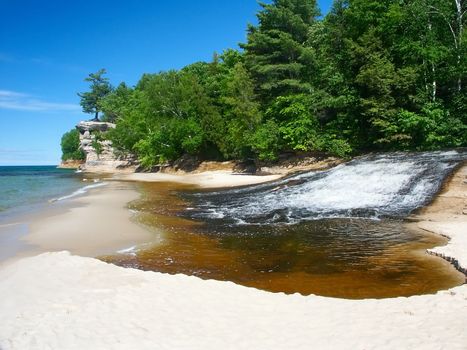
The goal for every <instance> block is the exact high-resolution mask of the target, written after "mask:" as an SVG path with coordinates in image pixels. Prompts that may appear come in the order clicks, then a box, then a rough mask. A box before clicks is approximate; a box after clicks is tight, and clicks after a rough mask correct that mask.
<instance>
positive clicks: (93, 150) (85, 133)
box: [76, 121, 134, 172]
mask: <svg viewBox="0 0 467 350" xmlns="http://www.w3.org/2000/svg"><path fill="white" fill-rule="evenodd" d="M76 128H77V129H78V131H79V140H80V149H82V150H83V151H84V153H85V154H86V161H85V162H84V164H82V165H81V166H80V169H81V170H83V171H90V172H114V171H117V170H124V169H129V170H131V168H132V166H133V163H134V159H133V158H132V157H131V156H117V155H116V154H115V150H114V148H113V147H112V141H110V140H107V139H106V137H105V133H106V132H107V131H109V130H110V129H113V128H115V124H112V123H106V122H95V121H83V122H80V123H79V124H78V125H77V126H76Z"/></svg>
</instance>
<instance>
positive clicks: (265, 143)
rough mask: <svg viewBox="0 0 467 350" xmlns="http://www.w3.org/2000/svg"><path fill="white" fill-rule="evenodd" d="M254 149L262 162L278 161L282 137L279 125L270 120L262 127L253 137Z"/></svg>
mask: <svg viewBox="0 0 467 350" xmlns="http://www.w3.org/2000/svg"><path fill="white" fill-rule="evenodd" d="M251 141H252V147H253V150H254V151H255V152H256V153H257V155H258V159H260V160H276V159H277V154H278V153H279V151H280V149H281V146H282V145H281V137H280V131H279V127H278V126H277V124H276V123H275V122H274V121H272V120H268V121H267V122H266V123H264V124H262V125H260V126H259V127H258V129H257V130H256V132H255V133H254V134H253V136H252V140H251Z"/></svg>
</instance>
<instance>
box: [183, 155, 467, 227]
mask: <svg viewBox="0 0 467 350" xmlns="http://www.w3.org/2000/svg"><path fill="white" fill-rule="evenodd" d="M465 160H467V151H465V150H455V151H447V152H424V153H390V154H376V155H367V156H363V157H359V158H356V159H354V160H352V161H350V162H348V163H345V164H341V165H339V166H337V167H335V168H333V169H330V170H327V171H321V172H307V173H303V174H300V175H296V176H292V177H289V178H287V179H283V180H281V181H276V182H273V183H268V184H263V185H258V186H252V187H248V188H243V189H236V190H225V191H218V192H209V193H198V194H194V195H190V196H188V197H189V198H190V199H191V200H193V201H194V202H195V204H196V205H195V206H196V208H197V210H192V211H190V213H189V214H188V215H190V216H191V217H195V218H201V219H205V220H221V221H222V222H224V223H228V224H241V225H245V224H275V223H289V224H290V223H297V222H300V221H304V220H316V219H326V218H372V219H378V218H381V217H405V216H407V215H408V214H410V213H411V212H412V211H413V210H415V209H417V208H420V207H422V206H424V205H426V204H428V202H429V201H430V200H431V199H432V198H433V196H434V195H435V194H436V193H437V192H438V191H439V189H440V187H441V186H442V183H443V181H444V179H445V178H446V177H447V176H448V175H449V174H450V173H451V172H452V170H453V169H455V167H456V166H457V165H458V164H460V163H461V162H463V161H465Z"/></svg>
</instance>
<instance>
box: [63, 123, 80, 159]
mask: <svg viewBox="0 0 467 350" xmlns="http://www.w3.org/2000/svg"><path fill="white" fill-rule="evenodd" d="M79 144H80V143H79V131H78V130H77V129H72V130H70V131H68V132H66V133H65V134H63V136H62V140H61V143H60V145H61V147H62V160H63V161H66V160H84V159H85V158H86V155H85V154H84V152H83V151H82V150H81V149H80V148H79Z"/></svg>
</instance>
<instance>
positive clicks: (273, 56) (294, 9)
mask: <svg viewBox="0 0 467 350" xmlns="http://www.w3.org/2000/svg"><path fill="white" fill-rule="evenodd" d="M261 6H262V8H263V9H262V10H261V11H260V12H259V13H258V20H259V25H258V26H257V27H255V26H252V25H250V26H249V28H248V42H247V43H246V44H243V45H241V46H242V48H244V50H245V62H246V65H247V68H248V69H249V71H250V74H251V75H252V77H253V79H254V81H255V83H256V86H257V90H258V91H257V93H258V95H259V96H260V98H261V100H262V101H264V102H266V103H269V102H271V101H272V100H274V98H276V97H278V96H285V95H289V94H294V93H301V92H305V91H307V90H309V88H310V86H309V84H308V82H307V81H306V74H305V73H306V72H307V71H308V68H309V64H308V63H309V62H307V57H308V56H307V55H306V54H305V52H306V45H305V44H306V41H307V37H308V32H309V30H310V27H311V26H312V25H313V23H315V21H316V18H317V16H318V15H319V10H318V8H317V6H316V1H315V0H308V1H304V0H274V1H273V2H272V4H261Z"/></svg>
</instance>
